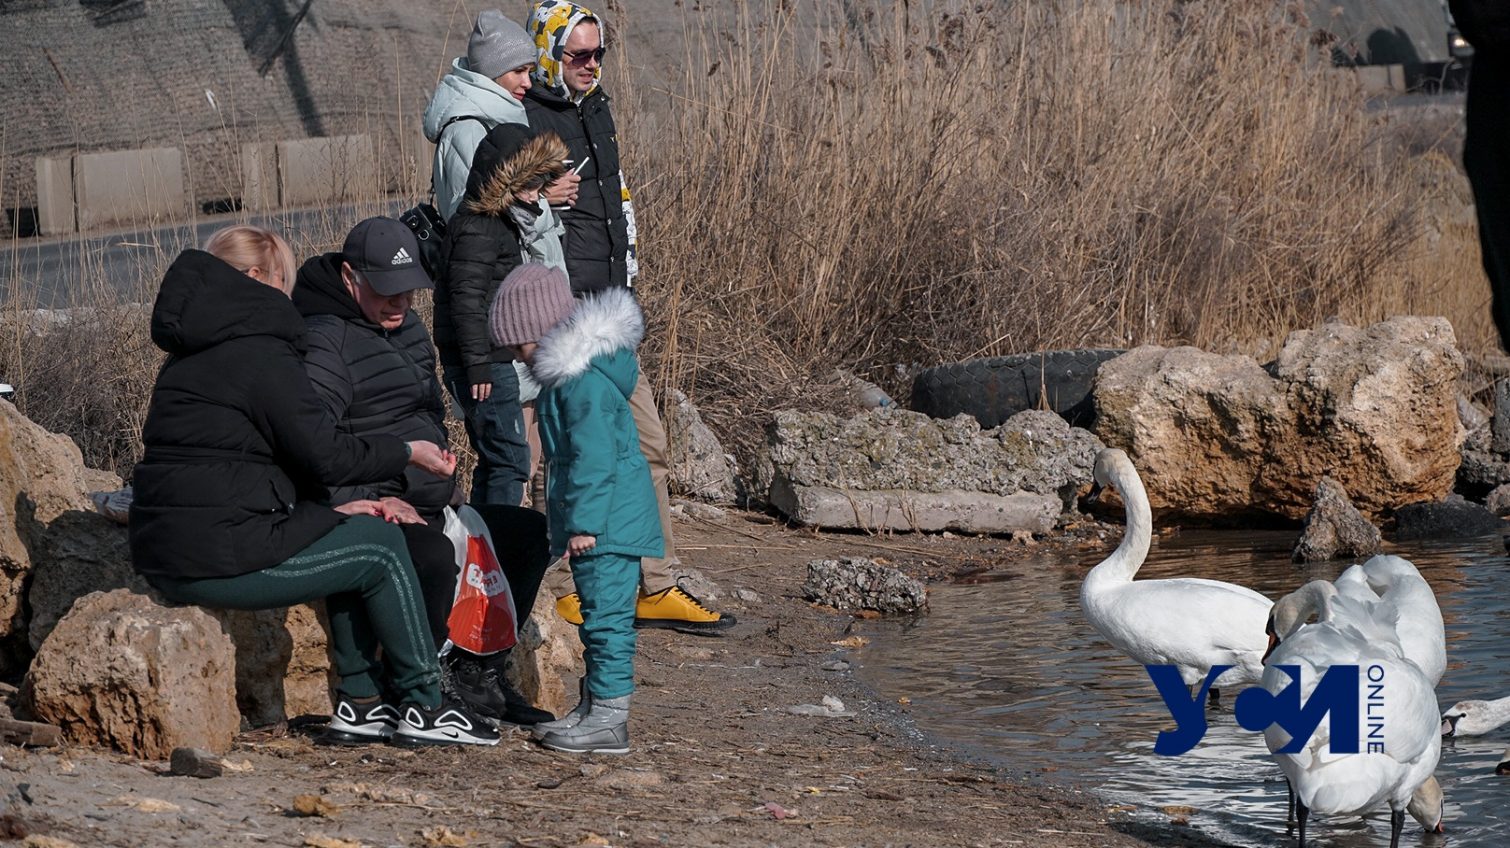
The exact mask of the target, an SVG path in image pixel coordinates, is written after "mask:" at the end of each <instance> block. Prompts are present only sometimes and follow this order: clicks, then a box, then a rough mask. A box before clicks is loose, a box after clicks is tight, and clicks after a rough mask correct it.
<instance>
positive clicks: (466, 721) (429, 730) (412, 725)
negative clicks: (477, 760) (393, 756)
mask: <svg viewBox="0 0 1510 848" xmlns="http://www.w3.org/2000/svg"><path fill="white" fill-rule="evenodd" d="M399 716H400V719H399V725H398V729H397V730H395V731H394V732H393V742H394V744H396V745H497V744H498V731H496V730H494V729H493V726H492V725H491V724H488V722H487V720H486V719H484V718H483V717H482V716H479V715H478V714H477V713H476V712H474V711H472V710H471V709H469V708H468V707H467V706H466V705H465V704H462V703H459V702H457V701H455V700H452V699H450V698H443V699H442V700H441V702H440V706H438V707H435V708H434V709H429V708H426V707H422V706H420V705H419V704H412V703H411V704H404V706H403V707H402V708H401V709H400V710H399Z"/></svg>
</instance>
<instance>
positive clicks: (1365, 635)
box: [1262, 580, 1442, 846]
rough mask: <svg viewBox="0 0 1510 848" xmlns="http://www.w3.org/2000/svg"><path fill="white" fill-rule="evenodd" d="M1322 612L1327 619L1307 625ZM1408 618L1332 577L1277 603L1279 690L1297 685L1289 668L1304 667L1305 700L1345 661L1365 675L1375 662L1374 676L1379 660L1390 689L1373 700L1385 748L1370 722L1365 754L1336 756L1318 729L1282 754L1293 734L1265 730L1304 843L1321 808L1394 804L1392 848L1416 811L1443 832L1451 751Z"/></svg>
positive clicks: (1364, 730)
mask: <svg viewBox="0 0 1510 848" xmlns="http://www.w3.org/2000/svg"><path fill="white" fill-rule="evenodd" d="M1313 614H1315V615H1316V616H1317V621H1316V622H1315V623H1314V624H1308V623H1306V622H1307V619H1308V618H1310V616H1311V615H1313ZM1398 620H1399V614H1398V611H1397V610H1396V609H1395V608H1394V606H1393V605H1392V604H1390V603H1388V602H1387V601H1380V600H1377V599H1375V600H1374V601H1369V600H1367V599H1366V598H1363V597H1357V596H1354V595H1353V594H1351V593H1350V590H1348V589H1344V590H1343V591H1341V592H1339V590H1338V588H1337V587H1336V586H1335V585H1333V584H1331V583H1328V582H1326V581H1324V580H1316V581H1313V582H1311V583H1307V584H1306V585H1305V586H1303V587H1301V588H1300V589H1298V590H1296V591H1295V592H1292V593H1291V594H1289V595H1286V596H1285V597H1283V598H1280V599H1279V601H1278V602H1276V603H1275V604H1274V618H1273V629H1274V631H1275V632H1276V633H1277V634H1282V637H1283V638H1282V639H1281V640H1280V641H1279V642H1278V644H1277V646H1276V647H1274V648H1273V649H1272V651H1271V653H1270V655H1269V657H1268V659H1267V667H1266V669H1265V671H1264V675H1263V681H1262V685H1263V687H1264V688H1265V689H1267V690H1268V691H1269V692H1270V693H1271V694H1275V695H1278V693H1279V692H1281V691H1283V690H1285V689H1287V688H1289V687H1290V686H1292V685H1296V684H1295V679H1294V678H1292V677H1291V676H1290V675H1289V674H1288V673H1287V672H1285V671H1283V670H1281V668H1280V666H1298V667H1299V674H1300V676H1299V684H1298V685H1299V689H1300V692H1299V697H1300V702H1301V703H1306V702H1307V701H1308V700H1309V699H1310V697H1311V692H1312V691H1313V690H1314V689H1315V687H1316V684H1317V682H1318V681H1319V680H1320V679H1321V677H1322V676H1323V675H1324V674H1325V673H1326V672H1327V671H1328V670H1330V669H1331V668H1333V667H1336V666H1356V667H1358V668H1359V670H1360V674H1363V673H1364V672H1363V669H1365V668H1367V669H1370V672H1369V674H1370V675H1372V674H1373V672H1372V670H1373V669H1374V668H1375V667H1378V669H1379V671H1378V679H1379V680H1382V681H1384V685H1385V686H1386V687H1387V688H1386V689H1385V690H1384V691H1385V692H1387V694H1388V698H1387V699H1385V700H1384V701H1382V702H1380V703H1379V704H1378V705H1377V707H1376V706H1375V705H1373V704H1371V705H1370V712H1369V713H1368V716H1369V717H1370V718H1371V719H1377V720H1378V721H1379V723H1380V725H1379V726H1380V727H1381V729H1382V734H1383V738H1382V745H1383V750H1382V751H1379V750H1374V749H1372V748H1370V747H1369V746H1368V745H1367V744H1366V742H1365V740H1364V739H1362V738H1361V737H1363V736H1364V735H1365V734H1368V733H1370V732H1371V730H1370V728H1369V726H1368V724H1367V722H1361V723H1360V734H1359V735H1360V739H1359V740H1358V742H1359V746H1358V749H1359V751H1360V752H1361V753H1356V754H1346V755H1335V754H1332V753H1331V750H1330V745H1331V741H1332V740H1331V736H1330V734H1329V733H1313V734H1312V736H1311V737H1310V739H1309V740H1307V742H1306V743H1305V745H1304V746H1303V747H1302V749H1301V750H1300V751H1299V752H1298V753H1291V754H1282V753H1277V752H1278V751H1279V749H1281V748H1283V747H1285V746H1286V745H1287V744H1289V742H1290V735H1289V733H1287V732H1286V731H1285V730H1284V729H1283V728H1281V727H1280V726H1279V725H1277V724H1276V725H1271V726H1270V727H1269V728H1268V729H1267V730H1265V731H1264V741H1265V742H1266V743H1267V744H1268V746H1269V750H1270V752H1271V753H1272V755H1273V757H1274V759H1275V761H1276V762H1278V763H1279V767H1280V769H1281V770H1283V771H1284V773H1285V778H1286V779H1287V780H1288V781H1289V783H1290V786H1291V788H1292V790H1293V791H1294V794H1295V809H1296V812H1297V813H1298V814H1299V821H1300V841H1299V843H1298V844H1300V845H1302V846H1303V845H1304V844H1305V828H1306V822H1307V820H1308V819H1309V817H1310V814H1311V813H1312V812H1319V813H1323V814H1339V815H1351V814H1362V813H1366V812H1368V811H1369V810H1372V809H1374V808H1376V807H1378V806H1380V805H1382V804H1388V805H1389V808H1390V813H1391V815H1390V845H1391V846H1398V844H1399V839H1400V831H1401V828H1402V827H1403V826H1404V823H1405V814H1406V813H1407V812H1409V813H1410V814H1411V815H1412V816H1414V817H1415V818H1416V820H1417V821H1419V822H1421V824H1422V825H1423V826H1424V827H1426V829H1427V830H1431V831H1434V832H1438V833H1440V832H1442V797H1441V787H1440V786H1438V785H1437V784H1436V782H1435V780H1434V779H1433V778H1432V772H1433V771H1435V769H1436V765H1437V760H1438V758H1439V757H1440V756H1441V750H1442V739H1441V736H1440V734H1439V733H1438V732H1437V730H1438V728H1437V711H1436V694H1435V692H1434V688H1433V685H1432V683H1431V682H1430V681H1429V680H1427V678H1426V675H1425V674H1423V673H1422V671H1421V669H1420V668H1419V667H1418V666H1417V665H1416V664H1415V663H1414V662H1412V661H1411V660H1409V659H1407V658H1406V657H1405V655H1404V651H1403V650H1402V649H1401V646H1400V641H1399V637H1398V635H1397V631H1396V628H1397V626H1398ZM1369 679H1370V680H1372V679H1374V678H1373V677H1372V676H1370V677H1369ZM1360 682H1361V681H1360ZM1360 703H1361V698H1360ZM1369 740H1371V741H1374V740H1376V737H1373V736H1369Z"/></svg>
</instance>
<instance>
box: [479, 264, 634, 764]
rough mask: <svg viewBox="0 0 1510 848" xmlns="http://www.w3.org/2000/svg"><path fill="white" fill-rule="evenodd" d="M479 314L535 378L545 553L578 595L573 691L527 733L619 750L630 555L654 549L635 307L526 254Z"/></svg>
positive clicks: (561, 745)
mask: <svg viewBox="0 0 1510 848" xmlns="http://www.w3.org/2000/svg"><path fill="white" fill-rule="evenodd" d="M489 326H490V327H491V330H492V334H493V340H494V342H495V343H496V344H498V345H499V346H507V347H510V348H513V350H514V355H515V357H516V358H517V359H519V360H520V361H522V362H525V363H528V364H529V366H530V371H531V372H532V373H533V374H534V377H535V379H536V381H538V382H539V383H540V386H541V391H540V397H539V398H538V399H537V400H536V410H537V415H538V416H539V422H540V442H541V447H542V448H543V449H544V453H545V459H546V462H547V463H548V464H549V469H550V470H549V476H548V477H547V481H548V488H547V496H546V517H547V518H548V520H549V524H550V538H551V553H552V554H553V555H555V556H560V555H562V554H566V555H568V556H570V557H571V569H572V576H573V577H574V578H575V580H576V583H577V590H578V592H579V593H580V594H581V597H582V619H583V621H582V626H581V628H580V629H579V630H578V633H579V635H580V637H581V639H582V646H583V649H584V650H583V659H584V660H585V662H586V665H587V676H586V679H585V685H584V686H583V692H582V701H581V703H579V704H578V705H577V707H576V708H575V709H573V710H572V711H571V712H570V713H568V714H567V715H566V716H564V717H562V718H561V719H559V720H557V721H553V722H545V723H542V724H538V725H536V726H535V737H536V738H537V739H538V740H540V742H541V744H543V745H545V746H546V747H547V748H552V749H554V750H557V751H568V752H573V753H590V752H598V753H624V752H627V751H628V750H629V728H628V721H629V695H630V693H631V692H633V691H634V643H635V632H634V610H635V600H636V597H637V594H638V587H639V579H640V558H641V557H658V556H661V555H662V552H663V545H662V539H661V525H660V518H659V513H658V511H657V506H656V500H655V489H654V488H653V486H652V484H651V481H650V466H649V465H648V464H647V463H646V462H645V455H644V454H643V453H642V452H641V451H640V447H639V434H638V432H637V431H636V430H635V426H634V416H633V414H632V413H631V412H630V409H629V396H630V394H631V393H633V391H634V385H635V382H636V380H638V378H639V363H638V362H637V361H636V360H635V353H634V352H635V348H636V347H638V346H639V343H640V339H641V337H643V336H644V333H645V319H644V316H643V315H642V314H641V313H640V308H639V305H638V304H636V303H635V299H634V295H633V294H632V293H631V292H630V291H629V290H628V289H624V288H612V289H608V290H605V291H603V292H601V293H597V294H593V295H589V296H588V297H586V298H584V299H583V300H582V301H581V302H578V301H577V300H575V299H574V298H573V297H572V291H571V285H570V284H569V283H568V282H567V280H566V275H565V274H562V273H561V271H560V270H558V269H555V268H551V267H549V266H546V265H541V264H538V263H526V264H524V265H521V266H519V267H518V268H516V269H514V270H513V271H512V272H510V273H509V275H508V276H507V277H505V278H504V279H503V282H502V284H500V285H499V287H498V294H497V295H496V296H495V297H494V299H493V304H492V308H491V309H490V310H489Z"/></svg>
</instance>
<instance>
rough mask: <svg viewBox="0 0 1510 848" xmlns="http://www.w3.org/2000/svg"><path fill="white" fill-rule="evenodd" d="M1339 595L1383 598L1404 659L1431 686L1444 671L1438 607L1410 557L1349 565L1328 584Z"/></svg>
mask: <svg viewBox="0 0 1510 848" xmlns="http://www.w3.org/2000/svg"><path fill="white" fill-rule="evenodd" d="M1332 585H1334V586H1336V587H1337V591H1338V593H1339V594H1341V595H1342V596H1343V597H1347V598H1352V599H1354V600H1358V601H1365V602H1369V603H1374V602H1378V601H1384V602H1386V603H1388V604H1390V605H1391V606H1393V607H1394V608H1395V611H1396V612H1397V613H1398V617H1399V621H1398V623H1397V624H1396V625H1395V633H1396V635H1397V636H1398V637H1399V640H1400V650H1402V651H1404V652H1405V658H1406V659H1408V660H1410V661H1411V662H1413V663H1415V664H1416V667H1417V668H1419V669H1421V673H1422V674H1424V675H1426V679H1427V680H1430V681H1431V685H1433V686H1435V685H1437V684H1438V683H1440V682H1441V680H1442V674H1443V673H1444V672H1445V671H1447V635H1446V631H1445V630H1444V628H1443V625H1442V609H1441V607H1439V606H1437V595H1436V593H1435V592H1433V591H1432V589H1431V584H1429V583H1427V582H1426V578H1424V577H1422V576H1421V572H1420V571H1418V570H1417V569H1416V567H1415V565H1413V564H1412V563H1411V562H1410V560H1407V559H1402V558H1400V557H1397V556H1390V555H1387V554H1380V555H1379V556H1376V557H1371V558H1370V559H1369V560H1368V562H1365V563H1363V564H1362V565H1354V566H1351V567H1349V568H1348V569H1347V570H1346V571H1344V572H1342V575H1341V576H1339V577H1338V578H1337V580H1336V581H1334V583H1333V584H1332Z"/></svg>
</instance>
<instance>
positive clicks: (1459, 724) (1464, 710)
mask: <svg viewBox="0 0 1510 848" xmlns="http://www.w3.org/2000/svg"><path fill="white" fill-rule="evenodd" d="M1507 723H1510V696H1506V697H1504V698H1498V699H1496V700H1493V701H1458V702H1457V703H1456V704H1453V705H1452V706H1450V707H1448V708H1447V711H1446V712H1444V713H1442V736H1443V737H1444V738H1450V737H1453V736H1483V735H1484V734H1485V733H1489V732H1491V731H1494V730H1496V729H1498V728H1499V727H1500V725H1503V724H1507Z"/></svg>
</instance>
